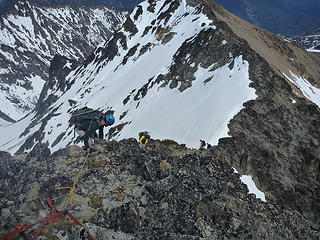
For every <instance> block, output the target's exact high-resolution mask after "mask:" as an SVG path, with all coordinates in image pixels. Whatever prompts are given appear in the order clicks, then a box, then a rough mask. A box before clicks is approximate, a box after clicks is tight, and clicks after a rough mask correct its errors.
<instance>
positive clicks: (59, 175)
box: [0, 139, 320, 240]
mask: <svg viewBox="0 0 320 240" xmlns="http://www.w3.org/2000/svg"><path fill="white" fill-rule="evenodd" d="M95 149H97V151H96V152H94V153H91V154H90V155H89V157H88V164H87V165H86V166H85V168H84V170H83V172H82V174H81V176H80V178H79V180H78V181H77V185H76V192H75V194H74V195H73V204H72V207H71V209H70V212H71V213H72V214H73V215H74V216H75V217H76V218H77V219H79V220H81V222H83V223H85V226H86V228H87V229H88V230H89V231H90V233H91V234H93V235H94V236H95V238H96V239H111V238H113V239H290V240H291V239H318V238H319V237H320V234H319V232H316V231H314V230H312V229H311V228H310V225H309V224H308V222H306V221H305V220H304V218H303V217H302V215H301V214H300V213H298V212H297V211H295V210H290V209H286V208H284V207H283V206H281V205H277V204H272V203H266V202H262V201H260V200H259V199H256V198H255V196H254V195H253V194H248V189H247V187H246V185H244V184H243V183H242V182H241V181H240V179H239V175H238V174H237V173H235V172H234V169H232V168H231V166H230V165H229V164H228V163H227V162H225V161H222V159H221V153H220V152H219V150H218V149H216V148H212V149H211V150H195V149H188V148H186V147H185V146H184V145H179V144H177V143H175V142H173V141H171V140H165V141H159V140H151V141H150V143H148V145H140V144H138V143H137V141H136V140H135V139H127V140H122V141H120V142H116V141H111V142H106V141H101V140H100V141H97V142H96V144H95ZM85 159H86V152H85V151H83V150H82V149H81V148H80V147H78V146H74V145H72V146H70V147H68V148H65V149H61V150H60V151H57V152H55V153H53V154H50V150H49V149H48V148H47V147H46V146H44V145H38V146H37V147H35V148H34V149H33V151H32V152H30V153H29V154H21V155H14V156H11V155H10V154H8V153H5V152H1V153H0V163H1V165H0V178H1V182H2V183H3V184H1V194H0V200H1V201H0V206H1V209H2V210H1V218H2V220H4V221H1V225H0V232H1V233H2V234H4V233H6V232H9V231H10V230H11V229H13V228H14V227H16V226H17V224H18V223H20V222H23V223H25V225H27V224H31V223H34V222H36V221H39V220H41V219H43V218H45V217H47V216H49V215H50V214H51V208H50V207H49V206H48V205H47V203H46V200H45V199H46V198H47V197H50V198H51V199H52V201H53V204H54V205H55V206H57V209H58V211H62V210H63V209H64V207H65V202H66V198H67V192H68V191H67V190H56V188H58V187H65V186H71V185H72V182H73V179H74V177H75V175H76V174H77V172H78V171H79V169H80V167H81V165H82V164H83V161H85ZM12 186H15V188H12ZM25 234H26V236H28V237H31V236H32V232H30V231H27V233H25ZM39 238H40V237H39ZM19 239H20V238H19ZM41 239H64V240H69V239H89V238H88V236H87V233H85V232H84V230H83V229H82V228H81V227H79V226H77V225H76V224H75V223H74V222H73V221H70V220H68V218H66V217H61V218H60V219H57V220H56V222H55V223H54V224H47V225H45V226H44V228H43V229H42V231H41Z"/></svg>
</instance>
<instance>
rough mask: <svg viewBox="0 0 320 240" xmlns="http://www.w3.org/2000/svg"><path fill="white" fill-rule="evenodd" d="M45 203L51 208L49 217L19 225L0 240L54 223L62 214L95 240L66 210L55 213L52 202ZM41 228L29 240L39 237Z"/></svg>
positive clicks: (9, 239) (9, 238)
mask: <svg viewBox="0 0 320 240" xmlns="http://www.w3.org/2000/svg"><path fill="white" fill-rule="evenodd" d="M47 202H48V204H49V205H50V207H52V208H53V212H52V214H51V216H49V217H46V218H44V219H42V220H40V221H39V222H36V223H33V224H30V225H27V226H25V225H24V224H23V223H19V224H18V226H17V227H16V228H15V229H13V230H12V231H11V232H9V233H7V234H4V235H2V236H0V240H11V239H12V238H13V237H14V236H16V235H17V234H19V233H20V232H24V231H25V230H27V229H28V228H31V227H33V226H35V225H38V224H40V223H45V222H50V223H54V221H55V219H56V218H59V217H61V216H63V215H64V214H67V215H68V217H70V218H71V219H72V220H73V221H74V222H75V223H77V224H78V225H80V226H81V227H82V228H83V229H84V230H85V231H86V232H87V233H88V234H89V235H90V237H91V238H92V239H94V240H96V239H95V237H94V236H92V235H91V234H90V232H89V231H88V230H87V229H86V228H85V227H84V226H83V225H82V224H81V223H80V222H79V221H78V220H77V219H76V218H75V217H74V216H72V214H71V213H70V212H68V211H67V210H64V211H62V212H57V208H56V207H55V206H54V205H53V204H52V201H51V199H50V198H49V197H48V198H47ZM42 228H43V227H39V228H38V232H37V234H36V235H35V236H34V237H33V238H32V239H31V240H34V239H36V238H37V237H38V236H39V235H40V233H41V230H42Z"/></svg>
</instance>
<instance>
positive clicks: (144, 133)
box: [139, 131, 150, 139]
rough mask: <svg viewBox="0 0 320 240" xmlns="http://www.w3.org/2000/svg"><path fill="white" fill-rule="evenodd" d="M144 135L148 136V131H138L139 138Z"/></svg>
mask: <svg viewBox="0 0 320 240" xmlns="http://www.w3.org/2000/svg"><path fill="white" fill-rule="evenodd" d="M142 136H144V137H145V138H150V133H149V132H147V131H144V132H139V139H140V138H141V137H142Z"/></svg>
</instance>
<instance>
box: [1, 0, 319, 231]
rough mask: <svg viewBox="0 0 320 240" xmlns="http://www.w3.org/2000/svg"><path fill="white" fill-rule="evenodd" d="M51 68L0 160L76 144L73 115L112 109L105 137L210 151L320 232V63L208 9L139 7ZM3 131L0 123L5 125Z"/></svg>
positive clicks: (193, 4)
mask: <svg viewBox="0 0 320 240" xmlns="http://www.w3.org/2000/svg"><path fill="white" fill-rule="evenodd" d="M59 66H64V65H63V64H61V65H59V64H57V66H56V68H54V69H53V71H52V75H53V76H57V75H59V77H58V78H56V81H54V82H50V83H46V84H45V86H44V88H43V91H42V93H41V98H40V101H39V102H38V104H37V107H36V109H35V110H34V111H33V112H32V113H30V114H29V115H27V116H26V117H25V118H24V119H22V120H21V121H19V122H17V123H15V124H13V125H8V126H2V127H1V131H2V133H3V136H5V137H2V138H1V142H0V146H1V150H3V151H10V152H11V153H17V154H22V153H25V152H30V151H31V150H32V149H33V148H34V147H35V145H37V144H44V145H46V146H47V147H48V148H49V149H50V150H51V151H52V152H55V151H57V150H60V149H63V148H65V147H66V146H70V145H73V144H74V140H75V137H74V135H73V128H71V127H70V126H69V123H68V119H69V117H70V114H71V113H72V112H73V111H74V110H76V109H79V108H81V107H84V106H88V107H92V108H100V109H101V110H104V111H106V110H112V111H115V117H116V124H115V126H114V127H112V128H110V130H109V132H108V134H107V138H108V139H113V140H121V139H126V138H130V137H135V136H136V135H137V134H138V132H140V131H144V130H147V131H149V132H151V135H152V137H153V138H156V139H166V138H169V139H174V140H175V141H177V142H179V143H184V144H186V146H187V147H189V148H195V147H197V146H198V142H199V139H205V140H206V141H207V142H209V143H210V144H211V145H215V146H216V147H217V148H218V150H219V152H220V154H221V156H220V158H221V159H222V160H223V161H226V162H228V163H229V164H230V165H232V166H235V167H236V168H237V169H238V171H239V172H240V173H241V174H248V175H252V176H253V179H254V181H255V183H256V184H257V186H258V187H259V188H260V189H262V190H263V191H264V192H265V194H266V199H267V201H270V202H272V203H275V204H280V205H282V206H285V207H287V208H290V209H295V210H297V211H299V212H300V213H301V214H303V216H304V218H306V219H307V220H308V222H309V223H310V224H311V225H312V227H313V228H314V229H319V226H320V219H319V216H320V214H319V213H320V205H319V202H320V197H319V194H318V193H319V177H320V171H319V161H320V150H319V149H320V148H319V144H320V128H319V126H320V122H319V121H320V110H319V107H320V101H319V99H320V97H319V96H320V89H319V86H320V77H319V76H320V72H319V69H320V60H319V58H318V57H317V56H315V55H313V54H312V53H308V52H307V51H306V50H304V49H302V48H300V47H298V46H295V45H293V44H290V43H288V42H285V41H284V40H282V39H281V38H280V37H278V36H276V35H274V34H271V33H269V32H266V31H264V30H261V29H259V28H257V27H255V26H253V25H251V24H249V23H247V22H245V21H243V20H241V19H239V18H238V17H236V16H234V15H232V14H231V13H229V12H228V11H226V10H225V9H223V8H222V7H220V6H219V5H217V4H215V3H213V2H212V1H209V0H208V1H205V0H174V1H172V0H170V1H168V0H166V1H165V0H160V1H154V0H149V1H144V2H143V3H141V4H140V5H138V6H137V7H136V8H135V9H134V10H133V11H132V13H131V14H130V15H129V16H128V18H127V19H126V21H125V23H124V25H123V27H122V28H121V29H120V30H119V31H117V32H115V34H114V35H113V36H112V37H111V38H110V40H109V41H107V42H105V43H102V44H100V45H99V46H98V47H97V48H96V49H95V50H94V52H93V53H92V54H91V55H90V56H89V57H88V58H87V59H86V60H85V61H84V62H82V63H81V64H80V65H79V66H77V67H75V68H74V70H73V71H71V72H66V73H64V72H63V71H61V69H59ZM4 125H5V124H4Z"/></svg>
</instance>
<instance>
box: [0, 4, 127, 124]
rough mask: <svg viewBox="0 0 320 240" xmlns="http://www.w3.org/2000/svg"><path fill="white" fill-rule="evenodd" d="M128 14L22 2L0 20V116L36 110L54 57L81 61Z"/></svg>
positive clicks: (20, 114)
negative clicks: (43, 6) (46, 6)
mask: <svg viewBox="0 0 320 240" xmlns="http://www.w3.org/2000/svg"><path fill="white" fill-rule="evenodd" d="M125 14H126V13H125V12H120V11H118V10H115V9H109V8H106V7H105V8H80V9H75V8H71V7H58V8H41V7H38V6H36V5H33V4H31V3H29V2H27V1H19V2H18V3H17V4H16V5H15V7H14V9H12V10H11V11H10V13H8V14H7V15H5V16H3V17H1V19H0V31H1V35H0V81H1V87H0V106H1V107H0V111H1V112H2V113H3V114H5V115H7V116H8V117H10V118H11V119H13V120H18V119H20V118H21V117H23V116H24V115H25V114H27V113H28V112H30V111H31V110H32V109H33V108H34V107H35V105H36V103H37V100H38V98H39V95H40V92H41V90H42V86H43V85H44V83H45V82H46V81H48V68H49V65H50V61H51V59H52V58H53V57H54V56H55V55H56V54H59V55H63V56H65V57H68V58H71V59H76V60H83V59H84V58H85V57H86V56H88V55H89V54H90V53H91V51H92V50H93V49H94V48H95V47H96V46H97V45H98V44H99V43H101V42H103V41H105V40H106V39H108V38H109V37H110V36H111V34H112V33H113V31H114V30H115V29H116V28H117V27H118V26H119V24H121V23H122V22H123V20H124V16H125Z"/></svg>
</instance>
